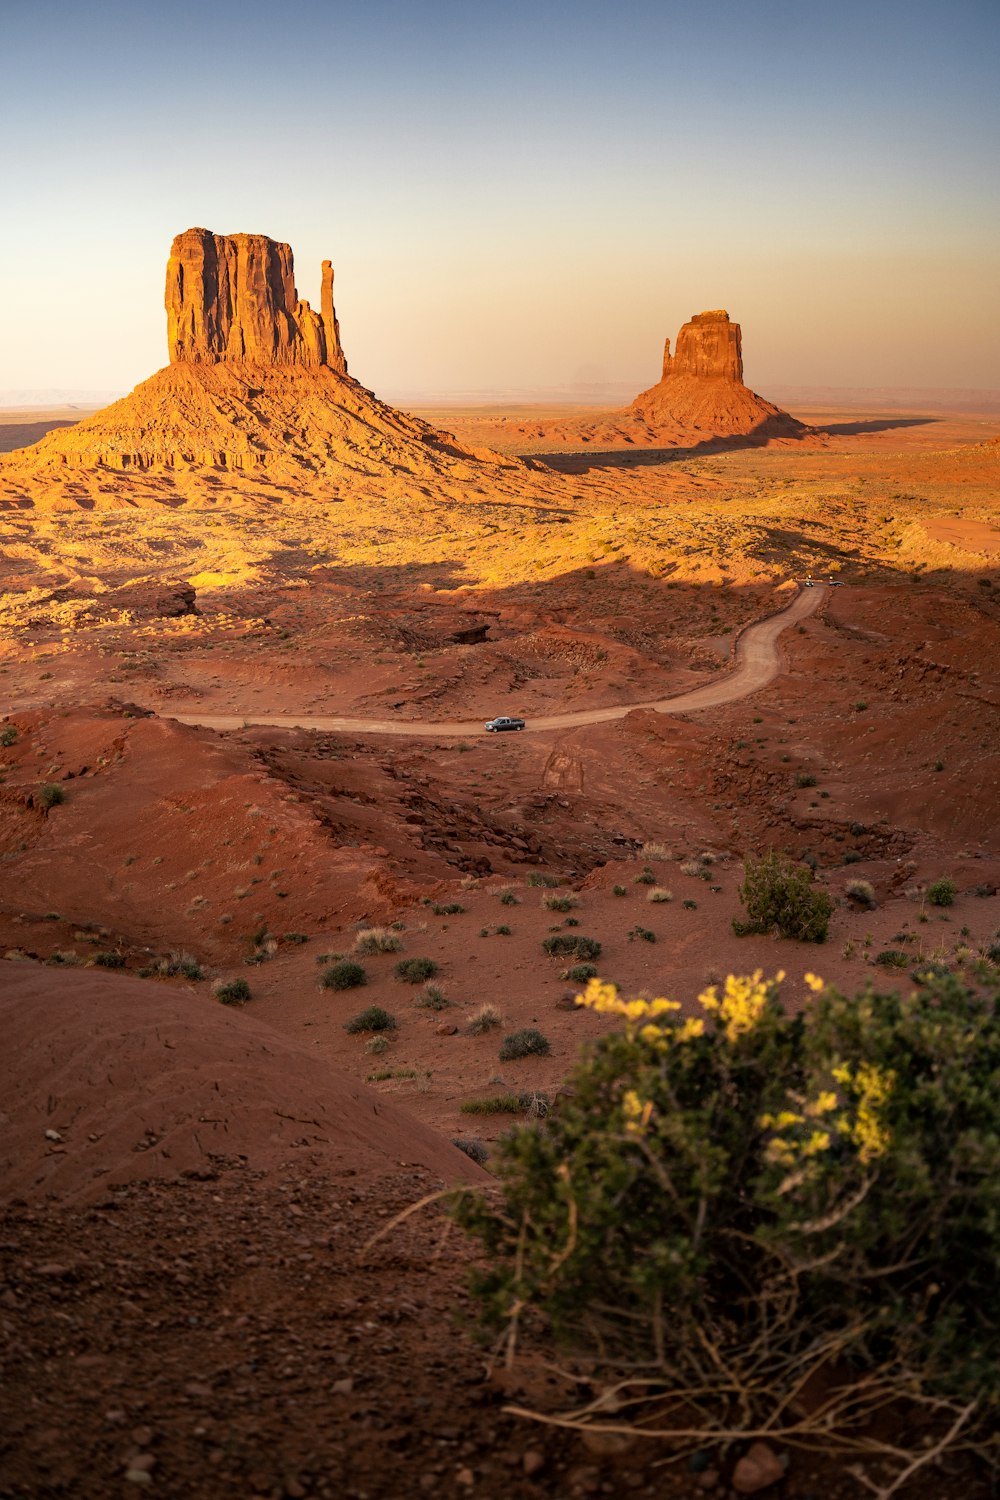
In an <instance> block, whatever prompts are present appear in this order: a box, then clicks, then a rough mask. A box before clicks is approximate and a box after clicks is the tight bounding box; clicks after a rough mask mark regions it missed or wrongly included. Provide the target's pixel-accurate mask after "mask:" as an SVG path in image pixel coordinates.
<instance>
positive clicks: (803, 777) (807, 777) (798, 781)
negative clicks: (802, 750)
mask: <svg viewBox="0 0 1000 1500" xmlns="http://www.w3.org/2000/svg"><path fill="white" fill-rule="evenodd" d="M795 785H796V786H815V785H816V778H815V776H813V775H812V774H811V773H810V772H809V771H799V773H798V775H797V776H796V778H795Z"/></svg>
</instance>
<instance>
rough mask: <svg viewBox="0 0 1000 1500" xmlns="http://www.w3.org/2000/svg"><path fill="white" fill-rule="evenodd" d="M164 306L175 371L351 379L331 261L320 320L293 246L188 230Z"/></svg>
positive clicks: (176, 251) (171, 268)
mask: <svg viewBox="0 0 1000 1500" xmlns="http://www.w3.org/2000/svg"><path fill="white" fill-rule="evenodd" d="M164 300H165V303H166V309H167V341H168V346H169V350H170V362H171V364H209V365H215V364H251V365H303V366H305V367H306V368H308V369H319V368H321V367H323V366H325V367H326V368H327V369H331V370H335V371H337V372H338V373H339V374H341V375H346V374H347V361H346V359H345V358H344V351H343V349H342V348H341V345H340V327H339V324H338V322H337V316H336V313H335V311H334V307H333V267H332V265H331V264H330V262H329V261H328V260H325V261H324V262H323V290H322V299H321V311H320V313H315V312H314V311H313V309H312V308H311V307H310V306H309V303H308V302H305V301H303V300H302V299H301V298H300V297H299V295H298V292H297V291H296V289H295V268H294V263H293V260H292V250H291V246H290V245H283V244H281V243H279V242H278V241H277V240H271V239H268V237H267V236H266V235H263V234H213V233H212V231H211V230H210V229H186V230H185V231H184V233H183V234H179V235H177V236H176V238H175V239H174V242H173V244H172V245H171V247H170V259H169V260H168V262H167V286H166V294H165V299H164Z"/></svg>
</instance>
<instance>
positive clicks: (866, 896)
mask: <svg viewBox="0 0 1000 1500" xmlns="http://www.w3.org/2000/svg"><path fill="white" fill-rule="evenodd" d="M844 894H845V896H847V898H848V899H849V900H850V901H856V902H857V903H858V905H859V906H866V907H868V909H869V910H872V909H873V908H874V907H875V906H877V905H878V903H877V901H876V900H875V887H874V886H873V885H872V883H871V881H870V880H849V881H848V882H847V884H846V885H845V886H844Z"/></svg>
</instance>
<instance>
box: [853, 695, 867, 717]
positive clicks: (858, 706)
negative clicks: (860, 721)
mask: <svg viewBox="0 0 1000 1500" xmlns="http://www.w3.org/2000/svg"><path fill="white" fill-rule="evenodd" d="M854 707H855V710H856V712H857V713H859V714H863V713H864V711H865V709H866V708H867V707H868V699H867V698H859V699H858V700H857V702H856V703H855V705H854Z"/></svg>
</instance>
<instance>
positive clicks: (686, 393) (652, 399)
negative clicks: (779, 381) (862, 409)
mask: <svg viewBox="0 0 1000 1500" xmlns="http://www.w3.org/2000/svg"><path fill="white" fill-rule="evenodd" d="M628 413H629V415H630V416H632V417H634V418H637V419H639V420H641V421H643V422H645V423H647V424H648V425H649V426H651V427H656V428H663V427H670V428H674V429H679V430H684V431H688V432H691V433H693V434H705V435H706V436H709V435H711V436H721V437H725V436H730V435H733V434H741V435H744V436H751V435H753V436H756V437H760V438H761V439H766V438H769V437H791V436H794V435H795V434H796V433H801V432H802V431H804V429H803V427H802V424H801V423H800V422H797V421H796V420H795V418H794V417H791V416H789V414H788V413H787V412H785V411H782V410H781V408H780V407H778V406H774V405H772V403H771V402H770V401H765V400H764V399H763V397H762V396H758V395H757V393H756V391H751V390H750V389H749V387H748V386H745V385H744V384H743V339H742V335H741V332H740V325H739V324H738V323H733V322H731V321H730V318H729V314H728V313H727V312H726V311H725V310H724V309H722V308H717V309H715V310H714V311H712V312H701V313H695V315H694V317H693V318H692V319H691V320H690V322H688V323H685V324H684V327H683V328H682V329H681V331H680V333H679V334H678V335H677V349H676V352H675V353H674V354H671V352H670V340H669V339H667V341H666V345H665V347H664V350H663V374H662V376H661V378H660V381H659V383H658V384H657V385H654V386H651V387H650V389H649V390H648V391H643V392H642V393H641V394H640V395H638V396H636V398H635V400H634V401H633V402H632V405H631V406H630V407H629V408H628Z"/></svg>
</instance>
